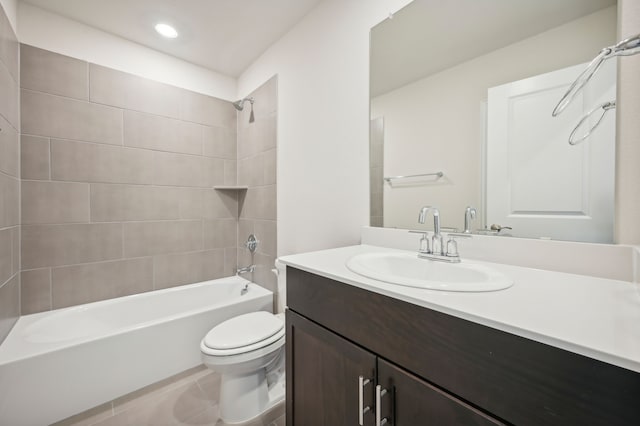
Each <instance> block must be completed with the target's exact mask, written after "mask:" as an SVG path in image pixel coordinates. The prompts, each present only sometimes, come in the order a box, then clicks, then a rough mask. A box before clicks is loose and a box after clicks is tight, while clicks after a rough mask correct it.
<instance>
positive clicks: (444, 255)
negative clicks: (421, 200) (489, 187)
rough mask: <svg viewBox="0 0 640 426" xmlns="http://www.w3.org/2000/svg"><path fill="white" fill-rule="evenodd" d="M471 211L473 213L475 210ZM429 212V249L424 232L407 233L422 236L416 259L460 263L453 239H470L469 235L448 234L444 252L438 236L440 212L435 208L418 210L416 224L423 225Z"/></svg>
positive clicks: (428, 207) (456, 245)
mask: <svg viewBox="0 0 640 426" xmlns="http://www.w3.org/2000/svg"><path fill="white" fill-rule="evenodd" d="M473 210H474V211H475V209H473ZM429 212H432V213H433V236H432V237H431V248H429V240H428V239H427V235H428V233H427V232H426V231H409V232H418V233H421V234H422V238H421V239H420V250H419V251H418V257H420V258H423V259H430V260H439V261H442V262H449V263H458V262H460V255H459V254H458V243H456V241H455V237H466V238H470V237H471V235H469V234H466V233H462V234H455V233H449V234H448V237H449V240H448V241H447V247H446V251H445V247H444V244H443V238H442V234H440V231H441V228H440V211H439V210H438V209H437V208H435V207H431V206H425V207H423V208H422V209H420V214H419V215H418V222H419V223H424V222H425V221H426V219H427V214H428V213H429Z"/></svg>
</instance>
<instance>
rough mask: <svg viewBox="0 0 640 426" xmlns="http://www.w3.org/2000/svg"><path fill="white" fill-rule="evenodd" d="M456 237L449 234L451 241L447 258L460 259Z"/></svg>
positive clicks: (448, 243)
mask: <svg viewBox="0 0 640 426" xmlns="http://www.w3.org/2000/svg"><path fill="white" fill-rule="evenodd" d="M455 238H456V236H455V235H451V234H449V241H447V256H448V257H460V255H459V254H458V243H457V242H456V240H455Z"/></svg>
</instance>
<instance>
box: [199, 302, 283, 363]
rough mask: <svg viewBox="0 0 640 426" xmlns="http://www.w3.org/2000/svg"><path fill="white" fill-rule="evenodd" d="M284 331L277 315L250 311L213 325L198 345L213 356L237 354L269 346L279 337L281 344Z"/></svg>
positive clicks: (276, 341) (205, 352)
mask: <svg viewBox="0 0 640 426" xmlns="http://www.w3.org/2000/svg"><path fill="white" fill-rule="evenodd" d="M284 335H285V330H284V323H283V321H282V320H281V316H280V315H278V316H276V315H273V314H271V313H269V312H264V311H260V312H251V313H248V314H244V315H240V316H237V317H234V318H231V319H229V320H227V321H224V322H222V323H220V324H219V325H217V326H215V327H214V328H212V329H211V330H210V331H209V333H207V335H206V336H205V337H204V339H202V342H201V344H200V349H201V351H202V352H203V353H204V354H206V355H212V356H231V355H238V354H242V353H247V352H252V351H256V350H258V349H261V348H264V347H266V346H270V345H272V344H274V343H278V341H279V340H282V342H280V344H284ZM277 346H280V345H277Z"/></svg>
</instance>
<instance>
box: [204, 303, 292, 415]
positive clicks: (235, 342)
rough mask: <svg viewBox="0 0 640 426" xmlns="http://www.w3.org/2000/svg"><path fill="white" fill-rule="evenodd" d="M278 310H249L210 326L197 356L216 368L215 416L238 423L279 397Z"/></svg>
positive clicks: (281, 350)
mask: <svg viewBox="0 0 640 426" xmlns="http://www.w3.org/2000/svg"><path fill="white" fill-rule="evenodd" d="M284 341H285V329H284V315H283V314H278V315H274V314H272V313H269V312H262V311H260V312H251V313H248V314H244V315H239V316H237V317H234V318H231V319H229V320H227V321H224V322H222V323H220V324H219V325H217V326H216V327H214V328H212V329H211V331H209V333H207V335H206V336H205V337H204V338H203V339H202V341H201V342H200V352H201V354H202V361H203V362H204V364H205V365H206V366H207V367H209V368H210V369H212V370H214V371H217V372H218V373H220V374H221V383H220V401H219V407H220V418H221V419H222V420H223V421H224V422H225V423H231V424H233V423H243V422H246V421H248V420H251V419H253V418H255V417H257V416H259V415H260V414H262V413H264V412H265V411H267V410H268V409H270V408H271V407H273V406H274V405H276V404H277V403H279V402H280V401H282V400H283V399H284V392H285V382H284V368H285V366H284Z"/></svg>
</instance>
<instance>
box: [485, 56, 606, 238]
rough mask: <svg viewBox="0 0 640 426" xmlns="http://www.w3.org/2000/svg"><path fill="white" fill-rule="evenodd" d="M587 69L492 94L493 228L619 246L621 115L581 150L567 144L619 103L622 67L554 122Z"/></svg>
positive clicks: (602, 76)
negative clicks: (595, 115)
mask: <svg viewBox="0 0 640 426" xmlns="http://www.w3.org/2000/svg"><path fill="white" fill-rule="evenodd" d="M584 66H585V65H577V66H573V67H569V68H565V69H562V70H558V71H554V72H550V73H547V74H542V75H539V76H535V77H531V78H528V79H525V80H520V81H515V82H512V83H508V84H504V85H502V86H497V87H492V88H490V89H489V92H488V116H487V200H486V201H487V207H486V209H487V226H490V225H492V224H494V223H495V224H499V225H501V226H510V227H512V228H513V231H512V232H511V233H512V234H513V235H515V236H519V237H534V238H535V237H548V238H552V239H561V240H573V241H590V242H603V243H606V242H612V241H613V205H614V201H613V197H614V167H615V110H610V111H609V112H608V113H607V115H606V116H605V117H604V119H603V120H602V122H601V123H600V125H599V126H598V128H597V129H596V130H595V131H594V132H593V134H592V135H591V136H589V137H588V138H587V139H586V140H584V141H583V142H582V143H581V144H579V145H575V146H571V145H569V143H568V138H569V135H570V134H571V131H572V130H573V128H574V127H575V126H576V125H577V124H578V122H579V121H580V118H581V117H582V116H583V115H585V114H586V113H587V112H588V111H590V110H591V109H593V108H595V107H596V106H598V105H600V104H602V103H604V102H607V101H612V100H615V96H616V94H615V91H616V84H615V82H616V68H615V61H609V62H608V63H605V64H603V66H602V68H601V69H600V71H599V72H598V74H597V75H595V76H594V78H593V79H592V80H591V81H590V82H589V84H587V85H586V86H585V87H584V90H582V91H581V92H580V94H579V95H577V96H576V98H575V99H574V100H573V102H572V103H571V104H570V105H569V106H568V107H567V108H566V109H565V111H564V112H563V113H562V114H561V115H559V116H557V117H552V116H551V111H552V110H553V108H554V107H555V105H556V103H557V102H558V100H559V99H560V98H561V97H562V95H563V94H564V92H565V90H566V89H567V88H568V86H569V85H570V84H571V82H572V81H573V79H574V78H575V77H576V76H577V75H578V74H579V73H580V72H581V71H582V70H583V69H584Z"/></svg>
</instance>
